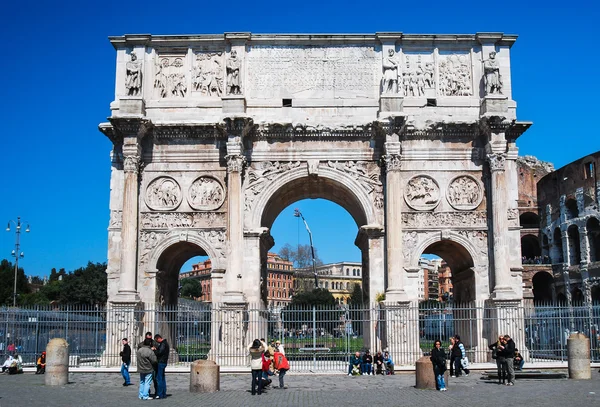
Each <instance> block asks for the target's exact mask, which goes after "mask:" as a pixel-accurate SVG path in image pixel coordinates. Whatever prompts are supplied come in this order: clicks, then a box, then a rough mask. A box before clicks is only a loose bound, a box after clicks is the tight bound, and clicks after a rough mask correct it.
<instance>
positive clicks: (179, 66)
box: [154, 56, 188, 99]
mask: <svg viewBox="0 0 600 407" xmlns="http://www.w3.org/2000/svg"><path fill="white" fill-rule="evenodd" d="M154 90H155V95H156V96H157V97H159V98H161V99H164V98H182V97H185V95H186V94H187V91H188V89H187V78H186V75H185V64H184V56H158V57H157V58H156V68H155V73H154Z"/></svg>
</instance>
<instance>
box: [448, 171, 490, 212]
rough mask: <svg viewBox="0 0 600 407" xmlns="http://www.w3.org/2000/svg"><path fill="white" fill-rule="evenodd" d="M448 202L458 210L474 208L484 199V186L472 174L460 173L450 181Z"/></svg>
mask: <svg viewBox="0 0 600 407" xmlns="http://www.w3.org/2000/svg"><path fill="white" fill-rule="evenodd" d="M446 199H447V200H448V203H449V204H450V205H451V206H452V207H453V208H454V209H457V210H461V211H466V210H472V209H475V208H477V207H478V206H479V204H480V203H481V201H482V200H483V188H482V187H481V185H480V184H479V182H477V180H476V179H475V178H473V177H471V176H470V175H459V176H458V177H455V178H454V179H452V180H451V181H450V184H449V185H448V190H447V191H446Z"/></svg>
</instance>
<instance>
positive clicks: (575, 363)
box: [567, 333, 592, 379]
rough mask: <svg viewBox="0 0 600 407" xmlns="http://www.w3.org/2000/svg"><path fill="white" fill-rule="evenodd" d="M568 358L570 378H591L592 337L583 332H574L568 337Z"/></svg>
mask: <svg viewBox="0 0 600 407" xmlns="http://www.w3.org/2000/svg"><path fill="white" fill-rule="evenodd" d="M567 360H568V364H569V379H591V378H592V368H591V364H590V338H588V337H587V336H585V335H584V334H582V333H574V334H571V335H570V336H569V338H568V339H567Z"/></svg>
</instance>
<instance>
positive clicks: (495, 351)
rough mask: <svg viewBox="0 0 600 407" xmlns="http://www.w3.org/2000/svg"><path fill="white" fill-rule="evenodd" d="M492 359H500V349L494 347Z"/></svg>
mask: <svg viewBox="0 0 600 407" xmlns="http://www.w3.org/2000/svg"><path fill="white" fill-rule="evenodd" d="M492 359H498V349H496V348H494V349H492Z"/></svg>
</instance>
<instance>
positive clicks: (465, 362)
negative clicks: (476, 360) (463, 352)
mask: <svg viewBox="0 0 600 407" xmlns="http://www.w3.org/2000/svg"><path fill="white" fill-rule="evenodd" d="M460 364H461V366H462V367H463V369H466V368H468V367H469V358H468V357H466V356H465V357H464V358H462V359H461V360H460Z"/></svg>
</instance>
